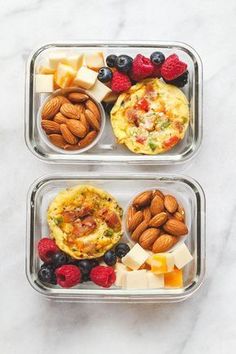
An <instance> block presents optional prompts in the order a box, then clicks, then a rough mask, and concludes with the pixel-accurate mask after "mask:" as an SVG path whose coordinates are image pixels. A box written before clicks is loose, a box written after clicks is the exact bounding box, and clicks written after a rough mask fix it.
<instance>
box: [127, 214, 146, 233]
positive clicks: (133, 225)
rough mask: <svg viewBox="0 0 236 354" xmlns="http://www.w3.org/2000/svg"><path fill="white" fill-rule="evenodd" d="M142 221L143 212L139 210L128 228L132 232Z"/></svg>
mask: <svg viewBox="0 0 236 354" xmlns="http://www.w3.org/2000/svg"><path fill="white" fill-rule="evenodd" d="M142 221H143V213H142V211H137V212H136V213H135V214H134V216H133V217H132V219H131V220H130V221H129V222H128V230H129V231H130V232H132V231H134V230H135V229H136V227H137V226H138V225H139V224H141V222H142Z"/></svg>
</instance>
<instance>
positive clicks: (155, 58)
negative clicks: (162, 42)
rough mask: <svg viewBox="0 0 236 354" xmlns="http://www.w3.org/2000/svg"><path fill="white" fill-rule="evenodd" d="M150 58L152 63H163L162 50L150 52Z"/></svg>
mask: <svg viewBox="0 0 236 354" xmlns="http://www.w3.org/2000/svg"><path fill="white" fill-rule="evenodd" d="M150 59H151V61H152V63H153V64H155V65H160V64H162V63H164V61H165V56H164V54H163V53H162V52H154V53H152V54H151V56H150Z"/></svg>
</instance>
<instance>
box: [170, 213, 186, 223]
mask: <svg viewBox="0 0 236 354" xmlns="http://www.w3.org/2000/svg"><path fill="white" fill-rule="evenodd" d="M173 217H174V219H177V220H179V221H182V222H184V217H183V215H182V214H180V213H179V212H178V211H176V212H175V213H174V214H173Z"/></svg>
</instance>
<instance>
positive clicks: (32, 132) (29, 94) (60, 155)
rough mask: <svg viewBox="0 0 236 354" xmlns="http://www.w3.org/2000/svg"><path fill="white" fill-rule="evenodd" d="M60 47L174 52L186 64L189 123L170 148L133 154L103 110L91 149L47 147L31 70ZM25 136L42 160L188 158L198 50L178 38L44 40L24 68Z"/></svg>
mask: <svg viewBox="0 0 236 354" xmlns="http://www.w3.org/2000/svg"><path fill="white" fill-rule="evenodd" d="M62 50H63V51H64V52H66V53H69V54H71V55H74V54H76V53H82V52H91V51H98V50H99V51H103V52H104V55H105V56H107V55H109V54H112V53H113V54H114V53H115V54H117V55H119V54H127V55H130V56H132V57H134V56H135V55H136V54H138V53H141V54H143V55H146V56H150V54H151V53H152V52H153V51H155V50H159V51H161V52H163V53H164V54H165V55H166V56H168V55H170V54H173V53H176V54H177V55H178V56H179V57H180V59H182V60H183V61H184V62H186V63H187V64H188V70H189V81H188V84H187V85H186V86H185V87H184V88H183V92H184V93H185V94H186V96H187V98H188V100H189V105H190V124H189V127H188V130H187V132H186V134H185V137H184V139H183V140H182V141H181V142H180V143H179V144H177V145H176V147H174V148H173V149H171V150H169V151H167V152H165V153H163V154H159V155H141V154H134V153H132V152H130V151H129V150H128V148H126V147H125V146H123V145H120V144H117V143H116V138H115V136H114V133H113V131H112V127H111V124H110V121H109V117H108V114H107V121H106V125H105V129H104V133H103V136H102V138H101V140H100V141H99V143H98V144H96V145H95V146H94V147H93V148H92V149H90V150H88V151H86V152H84V153H81V154H79V153H78V154H76V153H74V154H66V153H64V152H63V151H61V152H55V151H54V150H53V149H50V147H48V145H47V144H45V142H44V140H43V139H42V137H41V134H40V131H39V129H38V126H37V114H38V110H39V109H40V106H41V105H42V104H43V102H44V100H45V98H46V97H47V95H45V94H38V93H36V92H35V74H36V68H37V67H38V65H39V64H42V63H44V61H45V58H46V57H47V55H48V53H49V52H52V51H62ZM25 140H26V144H27V146H28V148H29V149H30V151H31V152H32V153H33V154H34V155H35V156H37V157H38V158H40V159H41V160H44V161H46V162H53V163H63V164H66V163H70V164H73V163H84V164H88V163H89V164H95V163H109V164H111V163H113V164H139V165H145V164H146V165H167V164H174V163H181V162H185V161H187V160H189V159H190V158H192V157H193V156H194V155H195V154H196V152H197V151H198V148H199V146H200V145H201V141H202V63H201V59H200V57H199V56H198V54H197V53H196V52H195V50H194V49H193V48H191V47H190V46H189V45H186V44H184V43H180V42H162V41H143V42H125V41H123V42H76V43H57V44H47V45H44V46H42V47H41V48H39V49H37V50H36V51H35V52H33V54H32V55H31V56H30V58H29V60H28V64H27V71H26V102H25Z"/></svg>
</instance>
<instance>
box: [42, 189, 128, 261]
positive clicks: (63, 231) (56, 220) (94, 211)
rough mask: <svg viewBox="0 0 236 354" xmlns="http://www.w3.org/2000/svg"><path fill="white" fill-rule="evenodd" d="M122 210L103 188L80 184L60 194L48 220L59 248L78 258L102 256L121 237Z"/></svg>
mask: <svg viewBox="0 0 236 354" xmlns="http://www.w3.org/2000/svg"><path fill="white" fill-rule="evenodd" d="M122 215H123V211H122V208H121V207H120V206H119V205H118V203H117V201H116V200H115V199H114V198H113V197H112V196H111V195H110V194H109V193H107V192H105V191H104V190H102V189H99V188H96V187H93V186H90V185H78V186H75V187H72V188H68V189H66V190H63V191H61V192H60V193H59V194H58V195H57V196H56V197H55V199H54V200H53V201H52V203H51V204H50V205H49V208H48V213H47V218H48V225H49V228H50V230H51V237H52V238H53V239H55V242H56V244H57V246H58V247H59V248H60V249H61V250H62V251H64V252H65V253H67V254H68V255H70V256H71V257H73V258H75V259H89V258H97V257H101V256H103V254H104V253H105V252H106V251H107V250H109V249H111V248H112V247H113V246H114V245H115V244H116V243H117V242H118V241H119V240H120V238H121V237H122V230H121V219H122Z"/></svg>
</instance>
